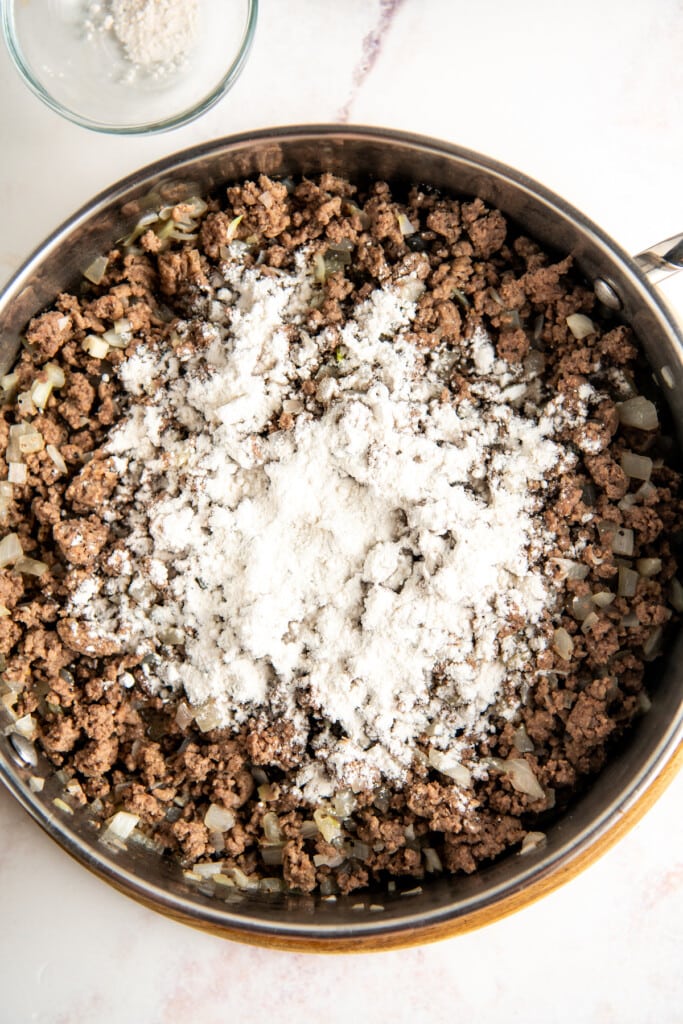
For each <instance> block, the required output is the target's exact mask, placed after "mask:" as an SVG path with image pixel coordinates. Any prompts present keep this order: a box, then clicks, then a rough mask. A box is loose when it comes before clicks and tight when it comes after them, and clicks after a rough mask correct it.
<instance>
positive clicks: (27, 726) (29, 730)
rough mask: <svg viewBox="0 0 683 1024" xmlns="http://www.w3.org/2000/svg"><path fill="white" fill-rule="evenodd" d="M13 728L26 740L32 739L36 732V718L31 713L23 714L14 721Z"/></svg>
mask: <svg viewBox="0 0 683 1024" xmlns="http://www.w3.org/2000/svg"><path fill="white" fill-rule="evenodd" d="M14 730H15V732H18V733H19V735H20V736H23V737H24V739H26V740H32V739H33V737H34V736H35V734H36V720H35V718H34V717H33V715H23V716H22V717H21V718H17V720H16V722H15V723H14Z"/></svg>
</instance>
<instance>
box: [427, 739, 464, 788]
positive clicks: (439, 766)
mask: <svg viewBox="0 0 683 1024" xmlns="http://www.w3.org/2000/svg"><path fill="white" fill-rule="evenodd" d="M428 757H429V763H430V764H431V766H432V768H436V770H437V772H441V774H442V775H447V776H448V778H449V779H453V781H454V782H457V783H458V785H460V786H471V785H472V775H471V774H470V772H469V771H468V770H467V768H465V766H464V765H463V764H461V763H460V761H459V759H458V757H457V755H456V754H454V753H452V752H451V751H446V752H444V751H441V750H435V749H434V747H430V748H429V755H428Z"/></svg>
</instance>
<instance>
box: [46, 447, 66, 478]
mask: <svg viewBox="0 0 683 1024" xmlns="http://www.w3.org/2000/svg"><path fill="white" fill-rule="evenodd" d="M45 452H46V453H47V455H48V456H49V458H51V459H52V461H53V462H54V464H55V466H56V467H57V469H58V470H59V472H60V473H66V472H67V465H66V462H65V461H64V458H63V456H62V453H61V452H60V451H59V449H58V448H55V446H54V445H53V444H48V445H47V446H46V448H45Z"/></svg>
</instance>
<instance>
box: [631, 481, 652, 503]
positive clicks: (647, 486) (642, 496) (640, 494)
mask: <svg viewBox="0 0 683 1024" xmlns="http://www.w3.org/2000/svg"><path fill="white" fill-rule="evenodd" d="M656 491H657V488H656V487H655V485H654V484H652V483H650V481H649V480H646V481H645V483H644V484H641V485H640V487H639V488H638V490H637V491H636V493H635V494H634V497H635V498H637V499H638V501H647V499H648V498H651V497H652V495H653V494H655V493H656Z"/></svg>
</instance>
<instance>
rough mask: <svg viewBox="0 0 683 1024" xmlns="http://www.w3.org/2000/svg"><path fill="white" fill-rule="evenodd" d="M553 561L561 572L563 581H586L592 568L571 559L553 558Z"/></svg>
mask: <svg viewBox="0 0 683 1024" xmlns="http://www.w3.org/2000/svg"><path fill="white" fill-rule="evenodd" d="M552 561H553V562H554V563H555V565H556V566H557V567H558V569H559V570H560V573H561V576H562V579H567V580H585V578H586V576H587V575H588V573H589V572H590V567H589V566H587V565H584V564H583V563H581V562H574V561H572V559H571V558H553V559H552Z"/></svg>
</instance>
